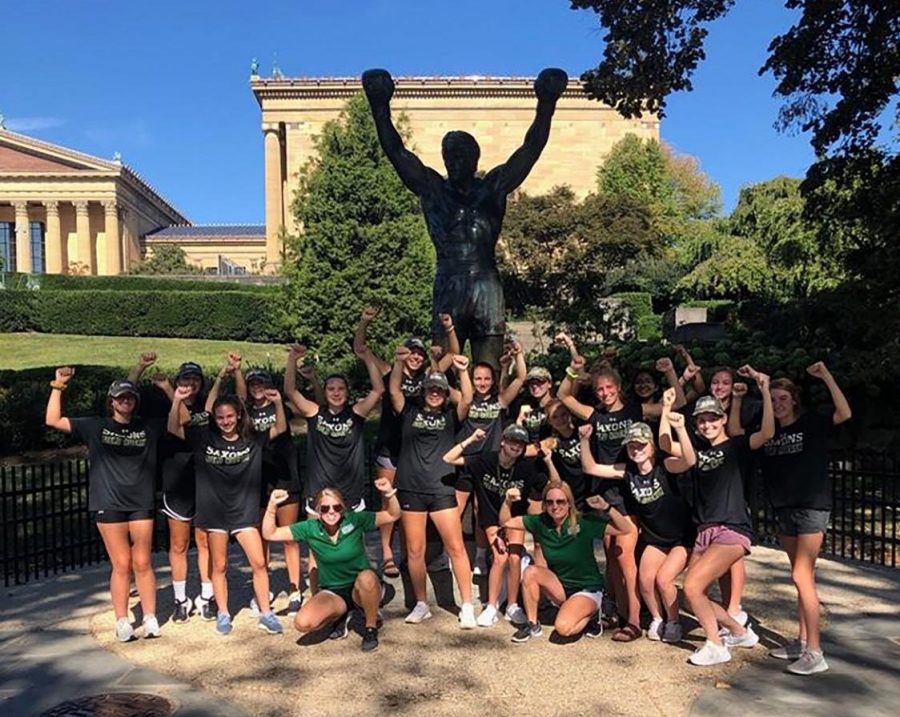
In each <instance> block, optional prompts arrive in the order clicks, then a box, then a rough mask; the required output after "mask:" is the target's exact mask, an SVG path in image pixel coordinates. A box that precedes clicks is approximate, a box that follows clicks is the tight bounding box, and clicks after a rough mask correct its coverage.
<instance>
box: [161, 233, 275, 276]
mask: <svg viewBox="0 0 900 717" xmlns="http://www.w3.org/2000/svg"><path fill="white" fill-rule="evenodd" d="M144 244H145V247H146V251H147V255H148V256H152V254H153V248H154V247H155V246H159V245H161V244H177V245H178V246H179V247H181V248H182V249H183V250H184V253H185V256H186V258H187V261H188V263H189V264H193V265H195V266H200V267H203V268H204V269H208V268H215V267H217V266H218V265H219V256H220V255H221V256H223V257H226V258H227V259H229V260H231V261H232V262H234V263H235V264H237V265H238V266H243V267H245V268H246V269H247V271H248V272H251V273H252V272H254V271H256V267H258V266H260V264H261V263H262V262H264V261H265V259H266V243H265V241H264V240H259V241H253V242H250V241H248V242H237V241H228V242H224V241H223V242H214V241H203V240H202V239H201V240H191V239H188V238H184V237H179V239H178V240H177V241H171V240H170V241H165V240H164V239H156V240H154V239H145V240H144Z"/></svg>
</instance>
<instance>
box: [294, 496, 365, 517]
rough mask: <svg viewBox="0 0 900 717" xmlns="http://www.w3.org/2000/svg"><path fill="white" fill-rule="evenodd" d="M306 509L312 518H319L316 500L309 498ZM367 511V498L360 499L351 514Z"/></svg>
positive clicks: (351, 508) (352, 507)
mask: <svg viewBox="0 0 900 717" xmlns="http://www.w3.org/2000/svg"><path fill="white" fill-rule="evenodd" d="M303 507H304V508H305V509H306V512H307V514H309V515H311V516H312V517H314V518H315V517H317V516H318V513H316V506H315V499H313V498H307V499H306V504H305V505H304V506H303ZM365 509H366V500H365V498H360V499H359V503H357V504H356V505H354V506H351V507H350V510H351V512H353V513H360V512H362V511H364V510H365Z"/></svg>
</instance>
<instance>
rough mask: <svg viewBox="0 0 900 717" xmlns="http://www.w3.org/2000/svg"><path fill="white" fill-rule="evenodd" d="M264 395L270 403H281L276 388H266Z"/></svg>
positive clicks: (279, 393)
mask: <svg viewBox="0 0 900 717" xmlns="http://www.w3.org/2000/svg"><path fill="white" fill-rule="evenodd" d="M264 395H265V397H266V398H267V399H268V400H270V401H271V402H272V403H281V392H280V391H279V390H278V389H277V388H267V389H266V391H265V394H264Z"/></svg>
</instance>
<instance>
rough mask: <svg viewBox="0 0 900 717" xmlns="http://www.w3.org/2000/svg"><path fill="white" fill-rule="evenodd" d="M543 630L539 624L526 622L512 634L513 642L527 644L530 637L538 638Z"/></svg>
mask: <svg viewBox="0 0 900 717" xmlns="http://www.w3.org/2000/svg"><path fill="white" fill-rule="evenodd" d="M543 634H544V629H543V628H542V627H541V623H539V622H527V623H525V624H524V625H522V627H520V628H519V629H518V630H516V631H515V633H513V636H512V641H513V642H528V641H529V640H530V639H531V638H532V637H540V636H541V635H543Z"/></svg>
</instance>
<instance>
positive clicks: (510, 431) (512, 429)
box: [503, 423, 528, 443]
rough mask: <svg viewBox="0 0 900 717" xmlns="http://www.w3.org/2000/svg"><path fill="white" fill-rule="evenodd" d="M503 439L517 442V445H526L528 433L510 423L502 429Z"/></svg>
mask: <svg viewBox="0 0 900 717" xmlns="http://www.w3.org/2000/svg"><path fill="white" fill-rule="evenodd" d="M503 438H505V439H506V440H507V441H518V442H519V443H528V431H526V430H525V429H524V428H522V426H520V425H519V424H518V423H510V424H509V425H508V426H507V427H506V428H504V429H503Z"/></svg>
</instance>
